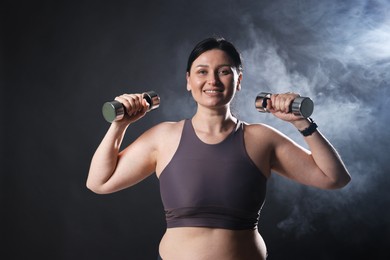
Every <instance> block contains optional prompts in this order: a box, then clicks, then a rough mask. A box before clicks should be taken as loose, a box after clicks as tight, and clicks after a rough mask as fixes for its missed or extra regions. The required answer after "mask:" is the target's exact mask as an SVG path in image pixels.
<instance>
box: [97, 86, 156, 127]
mask: <svg viewBox="0 0 390 260" xmlns="http://www.w3.org/2000/svg"><path fill="white" fill-rule="evenodd" d="M142 98H144V99H145V100H146V102H148V104H149V108H148V111H147V112H149V111H152V110H154V109H157V108H158V107H159V106H160V97H159V95H158V94H157V93H156V92H154V91H153V90H152V91H147V92H144V93H142ZM102 113H103V117H104V119H106V121H107V122H109V123H112V122H113V121H118V120H121V119H122V118H123V117H124V115H125V107H124V106H123V104H122V103H121V102H119V101H116V100H113V101H110V102H106V103H104V104H103V107H102Z"/></svg>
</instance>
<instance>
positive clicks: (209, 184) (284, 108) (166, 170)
mask: <svg viewBox="0 0 390 260" xmlns="http://www.w3.org/2000/svg"><path fill="white" fill-rule="evenodd" d="M186 77H187V90H188V91H190V92H191V93H192V96H193V98H194V100H195V101H196V103H197V111H196V113H195V114H194V116H193V117H192V118H191V119H190V120H182V121H179V122H164V123H160V124H158V125H156V126H154V127H152V128H151V129H149V130H148V131H146V132H145V133H143V134H142V135H141V136H140V137H139V138H137V139H136V140H135V141H134V142H133V143H131V144H130V145H129V146H127V147H126V148H125V149H124V150H123V151H120V150H119V148H120V145H121V142H122V139H123V136H124V133H125V131H126V129H127V127H128V126H129V125H131V124H132V123H134V122H135V121H137V120H139V119H140V118H142V117H143V116H144V115H145V114H146V111H147V109H148V104H147V102H146V101H145V100H143V99H142V95H141V94H124V95H122V96H119V97H117V98H116V100H117V101H119V102H121V103H122V104H123V105H124V106H125V108H126V112H127V115H126V116H125V117H124V119H122V120H120V121H115V122H113V123H112V124H111V126H110V128H109V130H108V132H107V134H106V135H105V137H104V138H103V140H102V142H101V144H100V145H99V147H98V149H97V150H96V152H95V154H94V156H93V159H92V162H91V167H90V171H89V175H88V180H87V187H88V188H89V189H91V190H92V191H94V192H96V193H112V192H115V191H118V190H121V189H125V188H128V187H130V186H132V185H134V184H136V183H138V182H140V181H141V180H143V179H145V178H146V177H148V176H149V175H151V174H152V173H154V172H155V173H156V175H157V177H158V178H159V180H160V190H161V196H162V201H163V204H164V208H165V213H166V220H167V230H166V232H165V234H164V236H163V238H162V240H161V242H160V247H159V253H160V256H159V258H160V257H161V258H162V259H168V260H175V259H180V260H182V259H188V260H191V259H194V260H198V259H205V260H206V259H225V260H233V259H243V260H252V259H253V260H254V259H256V260H257V259H265V258H266V255H267V251H266V246H265V243H264V241H263V239H262V237H261V236H260V234H259V232H258V231H257V221H258V217H259V211H260V209H261V207H262V205H263V202H264V197H265V190H266V182H267V179H268V178H269V177H270V175H271V171H272V172H275V173H278V174H281V175H283V176H285V177H288V178H290V179H292V180H294V181H296V182H299V183H302V184H305V185H310V186H314V187H318V188H321V189H337V188H341V187H343V186H345V185H346V184H347V183H348V182H349V181H350V175H349V173H348V171H347V170H346V168H345V166H344V164H343V162H342V161H341V159H340V157H339V156H338V154H337V152H336V151H335V149H334V148H333V147H332V145H331V144H330V143H329V142H328V141H327V140H326V139H325V137H324V136H323V135H322V134H321V133H320V132H319V131H318V130H317V127H316V124H315V123H314V122H313V121H312V120H309V119H304V118H301V117H299V116H295V115H293V114H292V113H289V107H290V104H291V102H292V101H293V100H294V98H296V97H297V96H298V95H297V94H294V93H286V94H275V95H272V96H271V99H270V100H268V101H267V109H268V110H270V111H271V112H272V114H273V115H274V116H276V117H277V118H279V119H281V120H284V121H287V122H290V123H291V124H293V125H294V126H295V127H296V128H297V130H299V131H301V132H302V133H303V134H304V136H303V138H304V140H305V141H306V143H307V145H308V147H309V148H310V151H308V150H306V149H304V148H303V147H301V146H299V145H297V144H296V143H294V142H293V141H292V140H290V139H289V138H287V137H286V136H284V135H283V134H281V133H280V132H278V131H277V130H275V129H273V128H271V127H269V126H267V125H264V124H247V123H243V122H241V121H239V120H238V119H237V118H236V117H234V116H233V115H232V113H231V111H230V103H231V101H232V99H233V98H234V95H235V93H236V91H240V89H241V84H240V83H241V80H242V64H241V58H240V55H239V53H238V52H237V50H236V49H235V47H234V46H233V45H232V44H231V43H230V42H228V41H226V40H224V39H219V38H209V39H206V40H204V41H202V42H200V43H198V44H197V45H196V47H195V48H194V50H193V51H192V53H191V54H190V56H189V60H188V66H187V75H186ZM161 258H160V259H161Z"/></svg>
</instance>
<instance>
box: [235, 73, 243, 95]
mask: <svg viewBox="0 0 390 260" xmlns="http://www.w3.org/2000/svg"><path fill="white" fill-rule="evenodd" d="M241 80H242V73H240V74H239V75H238V79H237V86H236V90H237V91H240V90H241Z"/></svg>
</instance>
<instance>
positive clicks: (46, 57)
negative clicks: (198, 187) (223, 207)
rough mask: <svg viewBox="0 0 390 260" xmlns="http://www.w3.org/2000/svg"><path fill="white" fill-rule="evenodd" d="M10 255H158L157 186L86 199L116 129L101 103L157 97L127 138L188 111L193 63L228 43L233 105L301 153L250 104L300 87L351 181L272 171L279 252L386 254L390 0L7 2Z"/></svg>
mask: <svg viewBox="0 0 390 260" xmlns="http://www.w3.org/2000/svg"><path fill="white" fill-rule="evenodd" d="M1 9H2V10H1V28H2V34H1V47H2V48H1V50H2V52H1V56H0V59H1V63H0V64H1V81H0V84H1V92H0V95H1V119H2V120H1V128H0V131H1V132H0V134H1V175H0V176H1V179H0V181H1V183H0V184H1V186H0V188H1V208H2V210H1V231H0V234H1V239H2V243H1V258H2V259H31V258H34V259H35V258H37V259H141V260H142V259H155V258H156V256H157V250H158V243H159V240H160V238H161V236H162V235H163V232H164V229H165V221H164V215H163V208H162V205H161V201H160V197H159V187H158V180H157V178H156V177H155V176H151V177H150V178H148V179H146V180H145V181H143V182H142V183H140V184H138V185H136V186H134V187H132V188H130V189H127V190H123V191H120V192H118V193H115V194H110V195H97V194H94V193H92V192H91V191H89V190H87V189H86V187H85V181H86V178H87V173H88V168H89V163H90V159H91V157H92V155H93V153H94V150H95V149H96V147H97V145H98V144H99V142H100V140H101V139H102V137H103V135H104V133H105V131H106V130H107V128H108V123H107V122H105V121H104V119H103V118H102V115H101V106H102V104H103V103H104V102H105V101H109V100H112V99H113V98H114V97H115V96H117V95H119V94H121V93H125V92H127V93H136V92H143V91H147V90H151V89H153V90H155V91H157V92H158V93H159V94H160V96H161V106H160V108H159V109H158V110H156V111H153V112H151V113H149V114H148V115H147V117H145V118H144V119H142V120H141V121H139V122H138V123H136V124H135V125H133V126H131V128H129V131H128V133H127V135H126V137H125V141H124V143H125V144H128V143H130V142H131V141H132V140H134V138H136V137H137V136H138V135H139V134H140V133H142V132H143V131H144V130H146V129H148V128H149V127H151V126H153V125H154V124H156V123H159V122H161V121H172V120H179V119H181V118H185V117H190V116H191V115H192V113H193V112H194V108H195V105H194V103H193V102H192V100H191V97H190V96H189V94H188V93H187V92H186V89H185V65H186V59H187V55H188V54H189V52H190V51H191V49H192V47H193V46H194V44H195V43H197V42H198V41H200V40H202V39H203V38H205V37H208V36H212V35H219V36H223V37H225V38H227V39H228V40H231V41H232V42H234V43H235V44H236V46H237V47H238V48H239V49H240V51H241V52H242V55H243V59H244V80H243V83H242V87H243V89H242V91H241V92H239V93H238V95H237V99H236V102H235V104H234V112H235V113H236V114H238V115H239V117H240V118H241V119H243V120H246V121H247V122H250V123H252V122H262V123H267V124H269V125H272V126H274V127H276V128H277V129H279V130H280V131H282V132H284V133H285V134H287V135H289V136H290V137H291V138H292V139H294V140H295V141H297V142H298V143H300V144H302V145H305V144H304V143H303V140H302V138H301V137H300V136H299V134H298V133H297V132H296V130H295V129H293V127H291V126H290V125H288V124H286V123H283V122H279V121H278V120H276V119H274V118H272V117H271V116H270V115H264V114H260V113H258V112H257V111H256V110H255V109H254V98H255V96H256V94H257V93H258V92H260V91H271V92H285V91H296V92H299V93H301V95H303V96H310V97H311V98H312V99H313V100H314V102H315V105H316V107H315V111H314V114H313V118H314V119H315V120H316V121H317V123H318V125H319V127H320V129H321V131H322V132H323V133H324V134H325V135H326V136H327V137H328V139H329V140H330V141H331V142H332V143H333V144H334V146H335V147H336V148H337V150H338V151H339V153H340V155H341V156H342V158H343V159H344V161H345V163H346V165H347V168H348V169H349V171H350V173H351V175H352V179H353V180H352V182H351V183H350V184H349V185H348V186H347V187H345V188H343V189H341V190H336V191H323V190H317V189H313V188H310V187H304V186H302V185H299V184H296V183H293V182H291V181H289V180H286V179H283V178H281V177H278V176H276V175H274V176H273V177H272V178H271V179H270V181H269V185H268V195H267V201H266V203H265V206H264V208H263V210H262V213H261V219H260V223H259V230H260V233H261V234H262V235H263V237H264V239H265V241H266V244H267V246H268V250H269V259H271V260H272V259H355V258H359V259H362V258H365V259H389V257H390V253H389V251H388V246H389V242H390V208H389V202H390V192H389V184H390V177H389V168H390V167H389V159H390V156H389V152H388V149H389V145H390V142H389V140H390V138H389V137H390V131H389V121H390V120H389V113H388V109H389V84H390V75H389V73H390V15H389V13H390V3H389V2H388V1H379V0H377V1H368V0H356V1H352V0H350V1H337V0H329V1H309V0H306V1H303V0H302V1H298V0H290V1H281V0H272V1H271V0H269V1H268V0H265V1H248V0H243V1H231V0H215V1H179V0H176V1H162V0H161V1H158V0H155V1H151V0H132V1H84V0H82V1H5V2H3V7H2V8H1Z"/></svg>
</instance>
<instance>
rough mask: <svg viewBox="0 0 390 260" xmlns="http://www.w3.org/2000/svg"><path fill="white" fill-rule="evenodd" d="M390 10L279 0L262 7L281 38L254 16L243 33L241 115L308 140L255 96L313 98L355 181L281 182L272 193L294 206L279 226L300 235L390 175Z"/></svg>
mask: <svg viewBox="0 0 390 260" xmlns="http://www.w3.org/2000/svg"><path fill="white" fill-rule="evenodd" d="M389 9H390V3H388V2H386V1H353V2H351V1H349V2H348V1H343V2H342V3H341V2H340V1H326V2H317V1H316V2H315V3H314V1H299V2H298V1H289V2H283V4H281V3H280V2H275V3H274V4H270V5H269V6H267V7H266V8H265V9H264V10H263V14H264V17H263V19H265V20H266V21H267V22H269V23H272V24H273V25H274V26H275V28H273V29H274V30H276V31H277V33H278V34H277V35H278V38H277V37H276V36H275V33H274V34H271V33H270V32H268V31H267V30H266V28H265V29H264V28H262V27H261V24H260V23H258V22H257V21H256V17H255V16H253V18H252V19H251V23H250V26H249V31H248V34H247V39H245V42H247V41H249V42H250V45H251V46H249V47H246V48H244V49H242V50H241V51H242V55H243V58H244V71H245V72H244V81H243V84H242V85H243V90H242V93H239V94H238V97H237V98H238V101H237V104H236V105H237V106H238V107H239V110H240V116H241V117H242V118H244V119H245V120H247V121H249V122H259V121H263V122H265V123H267V124H270V125H272V126H274V127H276V128H278V129H279V130H281V131H282V132H284V133H286V134H288V135H289V136H291V137H292V138H293V139H294V140H295V141H297V142H298V143H300V144H302V145H305V144H304V143H303V141H302V138H300V137H299V134H297V133H296V132H297V131H296V130H295V129H293V127H288V126H286V123H284V122H280V121H277V120H275V119H274V118H272V117H271V116H269V115H263V114H259V113H258V112H257V111H255V109H254V98H255V96H256V94H257V93H258V92H261V91H269V92H272V93H282V92H286V91H294V92H298V93H300V94H301V95H302V96H309V97H311V98H312V99H313V100H314V103H315V111H314V114H313V118H314V119H315V120H316V121H317V122H318V125H319V129H320V130H321V131H322V132H323V133H324V134H325V135H326V136H327V137H328V138H329V139H330V141H331V142H332V143H333V144H334V145H335V147H336V148H337V149H338V151H339V152H340V154H341V156H342V157H343V159H344V161H345V163H346V166H347V168H348V169H349V171H350V173H351V175H352V179H353V180H352V183H351V184H350V185H349V186H347V187H346V188H344V189H342V190H341V191H336V192H333V191H332V192H323V191H319V190H315V189H310V188H308V189H305V188H302V187H297V186H295V185H291V184H290V185H289V184H287V183H286V181H285V180H282V179H277V180H275V182H276V184H275V185H274V186H273V187H272V189H271V193H272V194H273V195H272V196H275V198H276V199H277V200H278V201H279V202H281V203H285V204H286V205H294V206H293V207H292V208H291V211H290V212H291V213H290V215H289V216H288V217H287V218H286V219H285V220H283V221H281V222H280V223H279V225H278V227H279V228H281V229H282V230H286V231H287V230H288V231H291V230H294V231H295V233H296V234H297V235H298V236H299V235H302V234H305V233H307V232H310V231H311V230H313V226H312V225H311V222H313V221H314V219H315V218H316V217H318V215H319V214H325V213H326V212H329V211H332V212H338V211H340V210H342V209H343V208H344V209H345V207H346V203H347V204H348V203H350V204H349V206H350V207H353V206H352V205H355V204H359V203H363V201H365V200H366V199H367V198H365V197H364V196H365V195H367V194H368V193H371V192H375V191H378V189H379V186H381V183H380V182H378V181H379V180H380V179H382V178H387V179H388V177H386V170H388V166H384V165H386V160H387V159H386V158H387V157H388V155H387V152H386V150H385V149H386V148H385V147H388V145H389V140H390V134H389V131H383V130H384V129H387V127H388V124H389V122H390V120H389V115H388V113H385V112H384V109H385V108H386V107H387V105H388V104H389V95H388V94H389V90H388V89H389V83H390V75H389V73H390V18H389V16H388V15H387V14H388V11H389ZM248 20H249V19H248V18H247V19H246V22H248ZM245 42H243V41H238V43H239V44H238V46H240V44H241V45H243V46H247V45H248V44H247V43H245ZM248 100H249V101H253V103H252V102H248ZM387 182H388V181H387ZM286 185H287V186H286ZM283 187H284V188H283ZM286 187H288V188H287V189H286ZM386 194H387V195H388V192H387V191H386ZM292 195H293V196H292ZM379 196H382V195H379ZM387 197H388V196H387ZM313 198H314V199H313ZM387 200H388V199H387ZM313 203H315V205H313ZM364 203H367V201H365V202H364ZM355 214H356V212H355ZM358 214H359V217H358V218H360V217H363V218H364V217H368V215H369V213H368V212H367V211H365V210H362V211H359V213H358ZM355 217H356V216H355ZM333 225H339V226H341V225H343V222H338V223H333Z"/></svg>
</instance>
